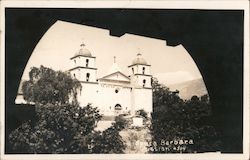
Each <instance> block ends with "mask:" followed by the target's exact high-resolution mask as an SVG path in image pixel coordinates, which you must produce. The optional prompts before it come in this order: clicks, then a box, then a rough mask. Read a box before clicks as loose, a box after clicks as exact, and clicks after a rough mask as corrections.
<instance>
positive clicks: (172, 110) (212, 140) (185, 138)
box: [149, 79, 220, 153]
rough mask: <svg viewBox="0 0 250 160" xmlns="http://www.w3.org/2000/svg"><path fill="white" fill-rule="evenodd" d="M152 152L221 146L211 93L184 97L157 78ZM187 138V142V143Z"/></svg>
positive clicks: (193, 149)
mask: <svg viewBox="0 0 250 160" xmlns="http://www.w3.org/2000/svg"><path fill="white" fill-rule="evenodd" d="M152 86H153V113H152V126H151V133H152V142H151V143H150V145H149V148H150V149H151V152H156V153H162V152H163V153H166V152H170V153H179V152H205V151H217V150H219V145H220V141H219V138H218V137H219V136H218V133H217V132H216V131H215V129H214V127H213V126H212V124H211V123H210V122H209V121H208V120H209V119H211V105H210V103H209V99H208V98H209V97H208V96H207V95H205V96H203V97H201V98H199V97H197V96H193V97H192V98H191V99H190V100H188V101H183V100H182V99H181V98H180V97H179V96H178V94H177V93H178V92H171V91H170V90H169V89H168V88H167V87H166V86H164V85H161V84H159V83H158V81H157V80H156V79H154V81H153V83H152ZM185 142H186V143H185Z"/></svg>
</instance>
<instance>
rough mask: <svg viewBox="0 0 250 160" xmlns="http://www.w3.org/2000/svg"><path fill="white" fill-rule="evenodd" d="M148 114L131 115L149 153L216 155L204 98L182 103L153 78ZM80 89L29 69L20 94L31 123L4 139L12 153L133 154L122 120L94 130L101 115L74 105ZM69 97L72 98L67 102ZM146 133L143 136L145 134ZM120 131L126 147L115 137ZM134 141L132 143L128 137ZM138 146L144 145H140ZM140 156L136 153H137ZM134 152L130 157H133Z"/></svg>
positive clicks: (67, 79) (64, 78)
mask: <svg viewBox="0 0 250 160" xmlns="http://www.w3.org/2000/svg"><path fill="white" fill-rule="evenodd" d="M152 87H153V113H152V114H151V117H148V114H147V113H146V112H145V111H144V110H139V111H137V113H136V114H137V115H139V116H140V117H142V118H143V121H144V122H150V121H151V123H147V124H146V125H145V126H144V127H145V128H144V129H145V130H142V131H143V132H141V133H144V132H145V136H142V137H144V138H143V139H144V140H145V137H148V138H147V139H148V147H147V150H148V152H149V153H196V152H206V151H218V150H219V149H220V140H219V134H218V133H217V132H216V130H215V128H214V127H213V124H212V121H211V119H212V112H211V105H210V102H209V97H208V96H207V95H204V96H202V97H197V96H193V97H192V98H191V99H190V100H182V99H181V98H180V97H179V96H178V92H172V91H170V90H169V88H167V87H166V86H164V85H161V84H159V83H158V81H157V80H156V79H153V83H152ZM81 89H82V88H81V84H80V82H79V81H77V80H76V79H72V78H71V76H70V75H69V74H67V73H64V72H60V71H54V70H52V69H50V68H46V67H43V66H41V67H40V68H36V67H33V68H32V69H31V71H30V73H29V80H28V81H26V82H24V84H23V87H22V90H23V95H24V98H25V100H26V101H27V102H32V103H35V108H36V115H35V117H36V118H35V119H36V120H35V121H34V122H33V121H32V122H31V121H26V122H24V123H23V124H22V125H21V126H19V127H18V128H17V129H15V130H14V131H12V133H11V134H10V135H9V142H8V143H9V144H10V145H11V148H12V151H13V152H14V153H124V150H128V148H126V144H130V146H129V147H130V148H129V150H130V151H131V152H134V150H135V147H134V146H135V142H136V140H140V138H139V136H138V135H137V134H136V133H135V132H134V131H136V130H134V129H130V131H131V133H124V130H126V129H128V126H129V123H128V121H127V120H125V119H124V118H123V117H122V116H118V117H116V118H115V122H114V123H113V124H112V125H111V126H110V127H109V128H107V129H106V130H104V131H96V130H95V127H96V125H97V123H98V121H100V120H101V118H102V116H101V115H100V114H99V111H98V109H97V108H94V107H92V106H91V105H87V106H84V107H82V106H80V105H79V103H78V101H77V98H76V97H77V93H78V92H79V91H81ZM72 97H73V98H72ZM148 130H149V133H150V134H151V135H150V136H148V134H149V133H148V132H147V131H148ZM121 131H122V132H123V135H124V137H126V138H127V139H128V141H129V143H128V142H127V143H126V142H124V140H123V138H122V137H121V136H120V134H119V133H120V132H121ZM133 137H134V138H133ZM143 145H144V144H143ZM138 152H140V151H138ZM138 152H137V151H136V153H138Z"/></svg>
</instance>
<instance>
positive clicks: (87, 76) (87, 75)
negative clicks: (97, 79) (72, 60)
mask: <svg viewBox="0 0 250 160" xmlns="http://www.w3.org/2000/svg"><path fill="white" fill-rule="evenodd" d="M89 77H90V74H89V73H87V74H86V81H87V82H88V81H89Z"/></svg>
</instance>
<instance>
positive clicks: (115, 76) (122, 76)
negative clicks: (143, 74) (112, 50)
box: [100, 71, 130, 82]
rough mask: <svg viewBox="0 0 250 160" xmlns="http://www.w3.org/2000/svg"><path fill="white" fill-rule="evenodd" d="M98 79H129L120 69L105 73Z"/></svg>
mask: <svg viewBox="0 0 250 160" xmlns="http://www.w3.org/2000/svg"><path fill="white" fill-rule="evenodd" d="M100 79H101V80H114V81H127V82H129V81H130V79H129V77H128V76H126V75H125V74H123V73H122V72H120V71H118V72H115V73H112V74H109V75H106V76H104V77H102V78H100Z"/></svg>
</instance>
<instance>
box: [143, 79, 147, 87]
mask: <svg viewBox="0 0 250 160" xmlns="http://www.w3.org/2000/svg"><path fill="white" fill-rule="evenodd" d="M145 85H146V79H144V80H143V87H145Z"/></svg>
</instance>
